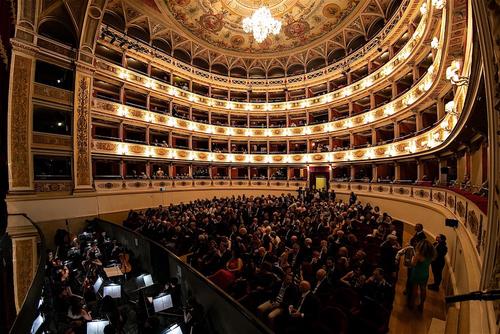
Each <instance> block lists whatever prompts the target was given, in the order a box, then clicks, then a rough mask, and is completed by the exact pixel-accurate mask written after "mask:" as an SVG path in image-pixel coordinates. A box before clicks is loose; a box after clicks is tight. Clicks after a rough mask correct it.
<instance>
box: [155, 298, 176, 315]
mask: <svg viewBox="0 0 500 334" xmlns="http://www.w3.org/2000/svg"><path fill="white" fill-rule="evenodd" d="M173 306H174V305H173V304H172V297H171V296H170V295H166V296H162V297H157V298H154V299H153V307H154V310H155V312H161V311H163V310H166V309H169V308H171V307H173Z"/></svg>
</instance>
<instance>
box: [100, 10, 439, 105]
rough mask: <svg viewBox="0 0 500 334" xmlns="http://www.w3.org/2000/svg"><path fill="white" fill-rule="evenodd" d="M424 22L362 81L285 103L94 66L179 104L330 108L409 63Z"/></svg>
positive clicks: (114, 67) (104, 64)
mask: <svg viewBox="0 0 500 334" xmlns="http://www.w3.org/2000/svg"><path fill="white" fill-rule="evenodd" d="M427 21H428V14H425V15H423V16H422V19H421V20H420V24H419V26H418V27H417V28H416V29H415V32H414V33H413V36H412V37H411V38H410V39H409V41H408V43H407V44H406V46H405V47H403V48H402V49H401V50H400V51H399V52H398V54H397V55H396V56H395V57H393V58H392V59H391V60H390V61H389V62H387V63H386V64H384V65H383V66H382V67H380V68H379V69H377V70H376V71H375V72H373V73H371V74H370V75H368V76H367V77H365V78H364V79H363V80H360V81H357V82H355V83H353V84H350V85H347V86H346V87H343V88H341V89H337V90H335V91H333V92H330V93H326V94H324V95H321V96H317V97H311V98H306V99H301V100H295V101H288V102H271V103H251V102H233V101H227V100H219V99H214V98H210V97H206V96H203V95H199V94H195V93H191V92H189V91H186V90H183V89H180V88H178V87H175V86H172V85H170V84H167V83H164V82H162V81H159V80H155V79H152V78H150V77H148V76H147V75H143V74H139V73H136V72H133V71H129V70H127V69H125V68H123V67H121V66H118V65H115V64H112V63H110V62H107V61H105V60H100V59H99V60H97V61H96V67H97V72H98V73H101V74H103V75H110V76H111V77H114V78H116V77H118V78H120V79H121V80H123V81H124V82H126V83H130V84H135V85H139V86H140V87H142V88H144V89H147V90H150V91H152V92H155V93H159V94H166V95H167V96H168V97H170V98H176V100H178V101H182V102H184V103H185V104H188V105H194V106H197V107H204V108H207V107H208V108H213V109H222V110H226V111H227V110H231V111H232V112H233V111H235V112H238V111H239V112H249V111H254V112H270V111H293V110H299V109H304V108H314V107H325V106H328V105H330V104H331V103H332V102H337V101H342V100H348V99H351V98H353V97H354V96H356V95H357V94H360V93H362V92H364V91H365V90H367V89H369V88H370V87H371V86H373V85H376V84H378V83H379V82H381V81H382V80H387V78H389V77H390V76H391V74H392V73H395V72H396V71H397V70H398V69H399V68H400V67H401V66H403V64H405V63H407V60H410V59H411V57H412V56H414V55H415V53H416V51H417V50H418V46H420V44H419V41H421V40H422V37H423V35H424V31H425V28H426V23H427ZM443 23H444V22H443ZM247 89H248V87H247Z"/></svg>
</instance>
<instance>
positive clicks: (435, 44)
mask: <svg viewBox="0 0 500 334" xmlns="http://www.w3.org/2000/svg"><path fill="white" fill-rule="evenodd" d="M431 48H433V49H437V48H439V41H438V39H437V37H434V38H433V39H432V41H431Z"/></svg>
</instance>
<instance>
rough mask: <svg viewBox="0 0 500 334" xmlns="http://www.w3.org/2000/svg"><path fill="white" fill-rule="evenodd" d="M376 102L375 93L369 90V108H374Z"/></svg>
mask: <svg viewBox="0 0 500 334" xmlns="http://www.w3.org/2000/svg"><path fill="white" fill-rule="evenodd" d="M376 105H377V103H376V101H375V94H374V93H373V92H370V109H372V110H373V109H375V108H376V107H377V106H376Z"/></svg>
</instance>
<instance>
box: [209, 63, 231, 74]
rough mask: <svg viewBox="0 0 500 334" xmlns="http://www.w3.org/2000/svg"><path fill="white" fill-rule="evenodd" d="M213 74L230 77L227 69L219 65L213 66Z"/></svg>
mask: <svg viewBox="0 0 500 334" xmlns="http://www.w3.org/2000/svg"><path fill="white" fill-rule="evenodd" d="M212 73H215V74H220V75H228V71H227V67H226V66H225V65H223V64H220V63H217V64H213V65H212Z"/></svg>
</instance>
